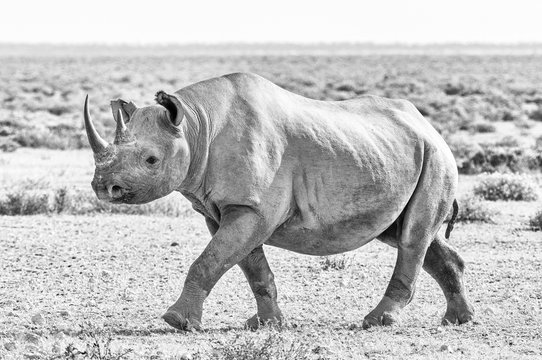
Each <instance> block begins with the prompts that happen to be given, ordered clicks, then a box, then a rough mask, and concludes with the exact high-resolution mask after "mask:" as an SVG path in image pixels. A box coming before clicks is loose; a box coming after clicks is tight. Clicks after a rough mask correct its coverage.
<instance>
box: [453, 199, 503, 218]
mask: <svg viewBox="0 0 542 360" xmlns="http://www.w3.org/2000/svg"><path fill="white" fill-rule="evenodd" d="M458 205H459V212H458V214H457V221H466V222H472V221H480V222H486V223H493V222H494V217H495V216H496V215H497V214H498V212H497V211H496V210H493V209H490V208H489V207H488V206H487V204H485V203H484V201H483V200H482V199H481V198H480V197H479V196H472V195H470V196H467V197H463V198H460V199H459V204H458Z"/></svg>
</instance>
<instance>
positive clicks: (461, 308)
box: [442, 295, 474, 325]
mask: <svg viewBox="0 0 542 360" xmlns="http://www.w3.org/2000/svg"><path fill="white" fill-rule="evenodd" d="M473 319H474V308H473V307H472V305H471V304H470V303H469V302H468V300H467V299H466V298H465V297H464V296H460V295H457V296H454V297H452V298H451V299H450V300H449V301H448V307H447V309H446V314H444V317H443V318H442V325H461V324H464V323H467V322H469V321H472V320H473Z"/></svg>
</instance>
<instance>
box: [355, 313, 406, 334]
mask: <svg viewBox="0 0 542 360" xmlns="http://www.w3.org/2000/svg"><path fill="white" fill-rule="evenodd" d="M398 321H399V319H398V317H397V316H396V315H394V314H392V313H390V312H386V311H385V312H383V313H382V315H379V316H376V315H372V314H369V315H367V316H365V319H363V325H362V328H363V329H364V330H367V329H369V328H371V327H374V326H390V325H393V324H396V323H397V322H398Z"/></svg>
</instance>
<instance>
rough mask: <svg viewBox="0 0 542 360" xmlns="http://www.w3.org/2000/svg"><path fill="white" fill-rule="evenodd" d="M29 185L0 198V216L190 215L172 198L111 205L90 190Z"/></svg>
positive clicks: (187, 210) (188, 210)
mask: <svg viewBox="0 0 542 360" xmlns="http://www.w3.org/2000/svg"><path fill="white" fill-rule="evenodd" d="M42 185H43V184H36V185H35V186H33V185H32V184H30V183H25V185H22V186H20V187H19V188H18V189H16V190H14V191H11V192H8V193H5V194H4V195H3V196H0V215H36V214H52V213H63V214H73V215H86V214H95V213H110V214H131V215H148V214H153V215H164V216H181V215H184V214H186V213H187V212H190V209H188V208H183V207H181V205H180V204H179V203H178V202H177V201H174V200H173V199H169V198H165V199H159V200H157V201H154V202H152V203H148V204H143V205H126V204H111V203H108V202H105V201H101V200H99V199H98V198H97V197H96V195H95V194H93V193H92V192H90V191H80V190H76V189H68V188H66V187H61V188H57V189H53V190H50V189H46V188H44V186H42Z"/></svg>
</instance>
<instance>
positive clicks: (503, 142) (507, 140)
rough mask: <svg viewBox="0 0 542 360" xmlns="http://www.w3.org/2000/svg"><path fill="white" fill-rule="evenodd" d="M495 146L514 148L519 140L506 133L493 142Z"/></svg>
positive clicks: (517, 145)
mask: <svg viewBox="0 0 542 360" xmlns="http://www.w3.org/2000/svg"><path fill="white" fill-rule="evenodd" d="M495 146H501V147H507V148H514V147H519V141H518V139H516V138H515V137H514V136H512V135H507V136H505V137H503V138H502V139H500V140H498V141H496V142H495Z"/></svg>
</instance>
